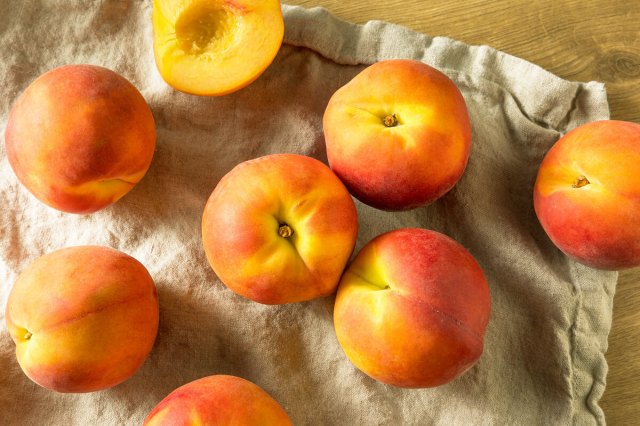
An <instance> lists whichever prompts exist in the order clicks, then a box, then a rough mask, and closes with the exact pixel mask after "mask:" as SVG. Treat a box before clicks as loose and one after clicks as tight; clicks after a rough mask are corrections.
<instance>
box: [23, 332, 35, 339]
mask: <svg viewBox="0 0 640 426" xmlns="http://www.w3.org/2000/svg"><path fill="white" fill-rule="evenodd" d="M31 336H33V333H31V332H29V331H27V332H26V333H24V340H29V339H31Z"/></svg>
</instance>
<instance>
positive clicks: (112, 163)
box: [5, 65, 156, 213]
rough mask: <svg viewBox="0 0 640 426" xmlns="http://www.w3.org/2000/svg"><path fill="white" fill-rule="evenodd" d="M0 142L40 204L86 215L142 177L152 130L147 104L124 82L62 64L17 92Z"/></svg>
mask: <svg viewBox="0 0 640 426" xmlns="http://www.w3.org/2000/svg"><path fill="white" fill-rule="evenodd" d="M5 141H6V148H7V155H8V158H9V163H10V164H11V167H12V168H13V170H14V172H15V173H16V176H17V177H18V179H19V180H20V182H22V184H23V185H24V186H25V187H26V188H27V189H28V190H29V191H31V193H33V195H35V196H36V197H37V198H38V199H39V200H40V201H42V202H44V203H46V204H48V205H49V206H51V207H53V208H55V209H58V210H62V211H65V212H70V213H91V212H94V211H97V210H100V209H102V208H104V207H106V206H108V205H109V204H111V203H113V202H115V201H116V200H118V199H119V198H121V197H122V196H123V195H125V194H126V193H127V192H129V191H130V190H131V189H132V188H133V186H134V185H136V183H138V181H140V180H141V179H142V177H143V176H144V175H145V173H146V172H147V169H148V168H149V165H150V164H151V159H152V157H153V151H154V149H155V142H156V131H155V124H154V120H153V116H152V114H151V110H150V109H149V106H148V105H147V103H146V102H145V100H144V98H143V97H142V95H141V94H140V92H138V90H137V89H136V88H135V87H134V86H133V85H132V84H131V83H129V82H128V81H127V80H126V79H125V78H124V77H122V76H120V75H118V74H116V73H115V72H113V71H110V70H108V69H106V68H102V67H97V66H93V65H67V66H63V67H60V68H56V69H54V70H51V71H49V72H47V73H45V74H43V75H42V76H40V77H39V78H38V79H36V80H35V81H34V82H33V83H31V85H29V87H28V88H27V89H26V90H25V91H24V93H23V94H22V95H21V96H20V98H19V99H18V100H17V101H16V103H15V105H14V106H13V108H12V110H11V113H10V115H9V121H8V123H7V128H6V133H5Z"/></svg>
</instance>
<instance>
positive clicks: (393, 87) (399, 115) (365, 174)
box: [323, 60, 471, 210]
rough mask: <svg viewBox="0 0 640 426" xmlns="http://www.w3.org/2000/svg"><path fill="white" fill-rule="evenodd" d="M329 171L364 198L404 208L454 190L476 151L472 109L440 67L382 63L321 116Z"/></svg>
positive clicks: (356, 80) (351, 85) (333, 99)
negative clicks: (472, 134) (471, 152)
mask: <svg viewBox="0 0 640 426" xmlns="http://www.w3.org/2000/svg"><path fill="white" fill-rule="evenodd" d="M323 127H324V135H325V141H326V147H327V158H328V160H329V165H330V166H331V168H332V170H333V171H334V172H335V173H336V175H338V177H339V178H340V179H341V180H342V181H343V182H344V184H345V185H346V186H347V188H348V189H349V191H350V192H351V193H352V194H353V195H354V196H355V197H356V198H358V199H359V200H360V201H362V202H364V203H366V204H369V205H371V206H373V207H377V208H380V209H384V210H406V209H411V208H415V207H418V206H420V205H423V204H426V203H429V202H431V201H433V200H435V199H437V198H439V197H441V196H442V195H444V194H445V193H446V192H447V191H449V190H450V189H451V188H452V187H453V186H454V185H455V183H456V182H457V181H458V180H459V179H460V177H461V176H462V173H463V172H464V170H465V168H466V165H467V160H468V158H469V152H470V149H471V125H470V122H469V115H468V112H467V107H466V104H465V101H464V98H463V97H462V94H461V93H460V91H459V90H458V88H457V87H456V85H455V84H454V83H453V82H452V81H451V80H450V79H449V78H448V77H447V76H446V75H444V74H443V73H442V72H440V71H438V70H436V69H435V68H432V67H430V66H428V65H426V64H424V63H422V62H418V61H411V60H388V61H381V62H378V63H376V64H373V65H371V66H370V67H368V68H366V69H365V70H363V71H362V72H361V73H360V74H358V75H356V76H355V77H354V78H353V79H352V80H351V81H350V82H349V83H347V84H346V85H345V86H343V87H341V88H340V89H338V90H337V91H336V92H335V93H334V95H333V96H332V97H331V99H330V101H329V104H328V105H327V108H326V110H325V114H324V118H323Z"/></svg>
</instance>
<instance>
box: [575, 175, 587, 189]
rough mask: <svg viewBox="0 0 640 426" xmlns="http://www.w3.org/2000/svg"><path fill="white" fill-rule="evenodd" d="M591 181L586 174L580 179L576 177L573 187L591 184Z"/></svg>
mask: <svg viewBox="0 0 640 426" xmlns="http://www.w3.org/2000/svg"><path fill="white" fill-rule="evenodd" d="M590 183H591V182H589V179H587V178H586V177H584V176H580V177H579V178H578V179H576V181H575V182H574V183H573V187H574V188H582V187H583V186H587V185H589V184H590Z"/></svg>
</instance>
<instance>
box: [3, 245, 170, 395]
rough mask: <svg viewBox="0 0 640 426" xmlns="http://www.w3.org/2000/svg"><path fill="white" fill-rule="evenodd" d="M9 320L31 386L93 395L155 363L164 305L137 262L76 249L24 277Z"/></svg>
mask: <svg viewBox="0 0 640 426" xmlns="http://www.w3.org/2000/svg"><path fill="white" fill-rule="evenodd" d="M5 319H6V323H7V328H8V329H9V333H10V334H11V337H12V339H13V341H14V342H15V344H16V355H17V358H18V362H19V364H20V367H22V370H23V371H24V372H25V374H26V375H27V376H28V377H29V378H30V379H31V380H33V381H34V382H36V383H37V384H39V385H40V386H43V387H45V388H48V389H51V390H55V391H58V392H91V391H96V390H100V389H105V388H109V387H112V386H115V385H117V384H119V383H121V382H123V381H124V380H126V379H128V378H129V377H130V376H131V375H133V374H134V373H135V372H136V371H137V370H138V368H139V367H140V366H141V365H142V363H143V362H144V360H145V359H146V358H147V355H148V354H149V352H150V351H151V348H152V346H153V343H154V341H155V337H156V333H157V329H158V297H157V294H156V288H155V285H154V283H153V280H152V279H151V276H150V275H149V273H148V272H147V270H146V268H145V267H144V266H143V265H142V264H141V263H140V262H138V261H137V260H135V259H134V258H132V257H131V256H128V255H126V254H124V253H122V252H119V251H117V250H114V249H111V248H107V247H97V246H80V247H70V248H65V249H61V250H57V251H55V252H52V253H50V254H47V255H44V256H42V257H40V258H39V259H37V260H36V261H35V262H33V263H32V264H31V265H30V266H28V267H27V268H26V269H25V270H24V271H23V272H22V273H21V274H20V276H19V277H18V279H17V281H16V282H15V284H14V286H13V288H12V289H11V293H10V295H9V300H8V302H7V310H6V316H5Z"/></svg>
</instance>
